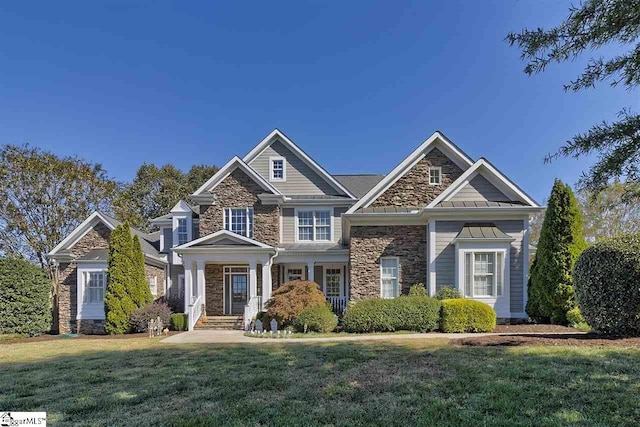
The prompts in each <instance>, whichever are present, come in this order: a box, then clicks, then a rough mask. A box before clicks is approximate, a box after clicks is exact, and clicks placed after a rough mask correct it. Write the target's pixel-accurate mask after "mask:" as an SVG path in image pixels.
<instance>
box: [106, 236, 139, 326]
mask: <svg viewBox="0 0 640 427" xmlns="http://www.w3.org/2000/svg"><path fill="white" fill-rule="evenodd" d="M131 251H132V244H131V233H130V232H129V226H128V225H126V224H121V225H119V226H117V227H116V228H115V229H114V230H113V231H112V232H111V236H110V237H109V257H108V275H107V289H106V291H105V295H104V311H105V316H106V318H105V325H104V328H105V330H106V331H107V333H109V334H124V333H127V332H128V331H129V318H130V317H131V312H132V311H133V310H135V309H136V304H135V303H134V302H133V300H132V299H131V295H130V293H129V290H130V289H131V287H132V285H133V283H134V282H133V265H132V262H131Z"/></svg>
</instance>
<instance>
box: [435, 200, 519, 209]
mask: <svg viewBox="0 0 640 427" xmlns="http://www.w3.org/2000/svg"><path fill="white" fill-rule="evenodd" d="M522 206H527V205H525V204H524V203H521V202H515V201H506V202H488V201H486V200H478V201H470V202H462V201H457V202H456V201H449V202H440V203H438V204H437V205H436V206H435V207H436V208H502V207H507V208H508V207H522Z"/></svg>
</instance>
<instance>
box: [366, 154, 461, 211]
mask: <svg viewBox="0 0 640 427" xmlns="http://www.w3.org/2000/svg"><path fill="white" fill-rule="evenodd" d="M432 166H440V167H442V183H441V184H440V185H429V168H430V167H432ZM462 174H463V170H462V169H460V167H458V165H456V164H455V163H454V162H453V161H452V160H451V159H449V158H448V157H447V156H445V155H444V154H443V153H442V151H440V150H438V149H437V148H434V149H433V150H431V151H430V152H429V153H428V154H427V155H426V156H425V157H424V158H423V159H422V160H420V161H419V162H418V163H416V165H415V166H414V167H413V168H411V169H410V170H408V171H407V173H405V174H404V175H403V176H402V177H401V178H400V179H399V180H398V181H396V182H395V183H394V184H393V185H392V186H391V187H389V188H388V189H387V191H385V192H384V193H382V194H381V195H380V196H378V198H377V199H376V200H375V201H374V202H373V203H372V204H371V206H372V207H379V206H405V207H406V206H420V207H424V206H427V205H428V204H429V203H431V202H432V201H433V199H435V198H436V197H438V195H439V194H440V193H442V192H443V191H444V190H445V189H446V188H447V187H448V186H449V185H450V184H451V183H452V182H453V181H455V180H456V179H458V178H459V177H460V175H462Z"/></svg>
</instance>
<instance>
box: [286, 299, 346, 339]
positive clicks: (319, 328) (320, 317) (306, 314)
mask: <svg viewBox="0 0 640 427" xmlns="http://www.w3.org/2000/svg"><path fill="white" fill-rule="evenodd" d="M292 325H293V327H294V328H295V329H296V331H298V332H305V333H306V332H320V333H327V332H332V331H334V330H335V329H336V327H337V326H338V316H336V315H335V314H333V311H331V308H330V307H329V306H328V305H317V306H313V307H307V308H305V309H304V310H302V311H301V312H300V314H298V316H296V318H295V319H293V322H292Z"/></svg>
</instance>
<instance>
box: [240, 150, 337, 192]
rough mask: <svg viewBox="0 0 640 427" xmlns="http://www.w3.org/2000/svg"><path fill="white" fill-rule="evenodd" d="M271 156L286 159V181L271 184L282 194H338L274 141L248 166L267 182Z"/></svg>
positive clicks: (300, 160) (296, 157) (303, 163)
mask: <svg viewBox="0 0 640 427" xmlns="http://www.w3.org/2000/svg"><path fill="white" fill-rule="evenodd" d="M272 156H276V157H277V156H282V157H284V158H286V163H287V166H286V169H287V180H286V181H285V182H277V181H275V182H271V184H272V185H273V186H274V187H276V188H277V189H278V190H279V191H281V192H282V193H283V194H293V195H313V194H340V192H338V191H337V190H335V189H334V188H333V187H332V186H331V185H330V184H329V183H328V182H327V181H325V179H324V178H322V177H321V176H320V175H318V174H317V173H316V172H314V171H313V170H312V169H311V168H310V167H309V166H307V164H306V163H305V162H304V161H302V159H300V158H299V157H298V156H296V155H295V154H294V153H292V152H291V151H290V150H289V149H288V148H287V147H285V146H284V144H282V143H281V142H280V141H275V142H274V143H273V144H271V146H269V147H267V148H266V149H265V150H264V151H263V152H262V153H261V154H260V155H259V156H258V157H256V158H255V159H254V160H253V161H252V162H251V163H250V166H251V167H252V168H253V169H255V170H256V171H257V172H258V173H259V174H260V175H262V176H263V177H264V178H265V179H266V180H267V181H269V157H272Z"/></svg>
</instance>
